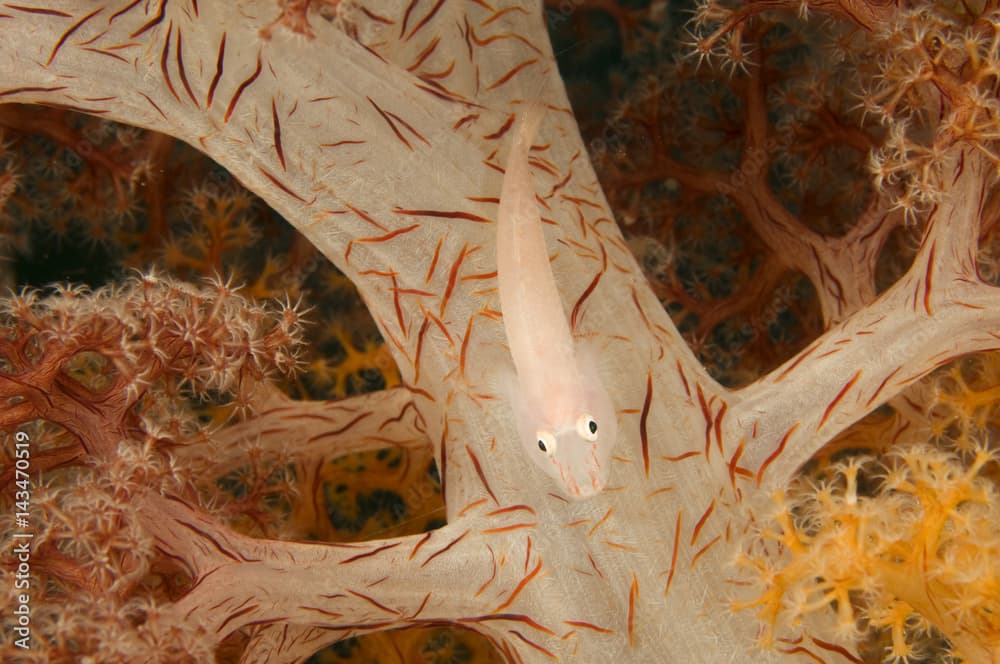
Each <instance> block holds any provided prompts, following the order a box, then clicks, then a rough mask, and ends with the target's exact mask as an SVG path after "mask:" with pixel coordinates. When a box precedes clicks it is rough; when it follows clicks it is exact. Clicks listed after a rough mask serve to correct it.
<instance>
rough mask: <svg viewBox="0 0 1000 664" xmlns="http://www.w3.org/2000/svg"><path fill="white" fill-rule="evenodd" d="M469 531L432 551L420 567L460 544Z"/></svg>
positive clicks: (425, 565)
mask: <svg viewBox="0 0 1000 664" xmlns="http://www.w3.org/2000/svg"><path fill="white" fill-rule="evenodd" d="M442 486H443V484H442ZM469 532H471V531H469V530H466V531H465V532H463V533H462V534H461V535H459V536H458V537H456V538H455V539H453V540H452V541H451V542H449V543H448V544H447V545H446V546H445V547H444V548H442V549H438V550H437V551H435V552H434V553H432V554H431V555H430V556H428V558H427V560H425V561H424V562H422V563H421V564H420V567H421V568H424V567H427V565H428V563H430V562H431V561H432V560H434V559H435V558H437V557H438V556H440V555H441V554H442V553H445V552H447V551H448V550H449V549H451V547H453V546H455V545H456V544H458V543H459V542H461V541H462V540H463V539H465V537H466V535H468V534H469Z"/></svg>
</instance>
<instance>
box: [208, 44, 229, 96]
mask: <svg viewBox="0 0 1000 664" xmlns="http://www.w3.org/2000/svg"><path fill="white" fill-rule="evenodd" d="M225 58H226V33H225V32H223V33H222V39H220V40H219V54H218V55H217V56H216V58H215V75H213V76H212V82H211V83H209V84H208V94H207V95H206V96H205V108H211V107H212V101H213V100H214V99H215V88H216V86H218V85H219V79H221V78H222V64H223V61H224V60H225Z"/></svg>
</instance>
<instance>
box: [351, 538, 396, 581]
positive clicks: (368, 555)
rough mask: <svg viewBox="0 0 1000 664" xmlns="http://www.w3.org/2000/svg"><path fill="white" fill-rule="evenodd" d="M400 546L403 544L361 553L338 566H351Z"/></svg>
mask: <svg viewBox="0 0 1000 664" xmlns="http://www.w3.org/2000/svg"><path fill="white" fill-rule="evenodd" d="M400 544H402V542H395V543H393V544H385V545H383V546H380V547H378V548H376V549H372V550H371V551H366V552H365V553H359V554H358V555H356V556H351V557H350V558H344V559H343V560H341V561H340V562H339V563H337V564H338V565H349V564H351V563H353V562H356V561H358V560H363V559H365V558H371V557H372V556H377V555H378V554H380V553H382V552H383V551H389V550H390V549H395V548H396V547H397V546H399V545H400ZM348 592H350V591H348Z"/></svg>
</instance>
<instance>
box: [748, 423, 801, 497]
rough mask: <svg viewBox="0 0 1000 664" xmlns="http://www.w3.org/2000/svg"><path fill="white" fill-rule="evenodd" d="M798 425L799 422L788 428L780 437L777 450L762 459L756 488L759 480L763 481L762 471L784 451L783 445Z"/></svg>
mask: <svg viewBox="0 0 1000 664" xmlns="http://www.w3.org/2000/svg"><path fill="white" fill-rule="evenodd" d="M799 424H801V422H796V423H795V424H793V425H792V426H791V427H789V429H788V431H786V432H785V435H784V436H782V437H781V441H780V442H779V443H778V447H777V449H775V450H774V451H773V452H771V454H770V456H768V457H767V458H766V459H764V463H762V464H761V465H760V470H758V471H757V486H760V482H761V480H762V479H764V471H766V470H767V467H768V466H770V465H771V464H772V463H774V461H775V459H777V458H778V457H779V456H781V453H782V452H784V451H785V445H787V444H788V439H789V438H790V437H791V435H792V434H793V433H794V432H795V430H796V429H798V428H799Z"/></svg>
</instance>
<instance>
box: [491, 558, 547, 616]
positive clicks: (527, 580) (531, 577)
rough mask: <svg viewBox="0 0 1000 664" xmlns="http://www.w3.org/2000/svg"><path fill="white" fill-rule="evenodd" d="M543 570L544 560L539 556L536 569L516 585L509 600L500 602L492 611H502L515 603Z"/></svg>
mask: <svg viewBox="0 0 1000 664" xmlns="http://www.w3.org/2000/svg"><path fill="white" fill-rule="evenodd" d="M541 571H542V560H541V558H539V559H538V563H537V564H536V565H535V569H533V570H531V572H529V573H528V574H527V575H526V576H525V577H524V578H523V579H521V581H520V583H518V584H517V586H515V588H514V590H513V591H511V593H510V596H509V597H508V598H507V600H506V601H505V602H503V603H502V604H500V606H498V607H497V608H495V609H493V610H492V611H491V612H490V613H494V614H496V613H500V612H501V611H503V610H504V609H506V608H507V607H508V606H510V605H511V604H513V603H514V600H516V599H517V596H518V595H520V594H521V591H523V590H524V589H525V588H526V587H527V586H528V584H529V583H531V582H532V581H533V580H534V578H535V577H536V576H538V573H539V572H541Z"/></svg>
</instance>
